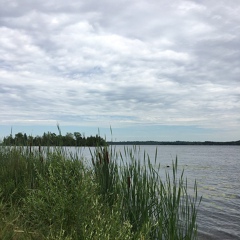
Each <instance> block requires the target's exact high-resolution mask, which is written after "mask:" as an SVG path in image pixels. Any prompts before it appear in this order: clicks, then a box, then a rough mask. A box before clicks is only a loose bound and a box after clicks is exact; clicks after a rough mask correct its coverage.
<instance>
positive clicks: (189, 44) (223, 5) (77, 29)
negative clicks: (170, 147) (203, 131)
mask: <svg viewBox="0 0 240 240" xmlns="http://www.w3.org/2000/svg"><path fill="white" fill-rule="evenodd" d="M239 13H240V6H239V4H238V3H237V1H224V0H221V1H218V4H216V2H215V1H213V0H210V1H209V0H208V1H207V0H206V1H201V2H198V1H174V2H169V3H166V2H164V1H156V0H151V1H130V2H129V1H119V2H118V4H116V3H115V2H113V1H107V0H106V1H101V4H100V2H97V1H95V0H91V1H85V2H84V1H83V2H81V1H71V2H68V3H66V2H64V1H61V0H55V1H51V2H44V1H34V3H33V2H32V1H28V0H23V1H21V4H20V3H19V1H3V0H0V36H1V37H0V103H1V107H0V111H1V116H0V124H46V123H51V124H52V123H53V124H55V123H56V121H59V122H61V123H62V124H72V125H74V124H79V122H81V124H82V125H103V126H109V125H110V124H112V125H113V126H115V127H118V126H122V125H124V124H125V125H128V126H129V125H131V124H145V125H149V124H150V125H151V124H163V125H185V126H187V125H194V126H198V127H204V128H219V129H231V131H232V130H233V129H238V128H239V116H238V115H239V114H238V113H239V110H240V109H239V108H240V98H239V96H240V87H239V76H240V67H239V66H240V46H239V42H240V31H239V30H240V29H239V26H240V17H239V16H240V15H239ZM79 119H80V121H79ZM236 131H238V132H239V130H236Z"/></svg>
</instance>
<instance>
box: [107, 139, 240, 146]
mask: <svg viewBox="0 0 240 240" xmlns="http://www.w3.org/2000/svg"><path fill="white" fill-rule="evenodd" d="M107 144H109V145H205V146H206V145H210V146H212V145H221V146H223V145H225V146H240V140H239V141H231V142H212V141H204V142H197V141H196V142H188V141H175V142H170V141H169V142H168V141H118V142H107Z"/></svg>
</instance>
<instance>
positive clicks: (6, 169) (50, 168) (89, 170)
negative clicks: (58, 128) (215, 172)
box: [0, 146, 201, 240]
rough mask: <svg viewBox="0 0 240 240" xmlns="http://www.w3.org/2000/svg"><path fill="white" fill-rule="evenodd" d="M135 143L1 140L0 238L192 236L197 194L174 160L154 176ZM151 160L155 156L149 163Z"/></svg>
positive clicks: (153, 167)
mask: <svg viewBox="0 0 240 240" xmlns="http://www.w3.org/2000/svg"><path fill="white" fill-rule="evenodd" d="M139 151H140V149H138V148H137V147H134V148H132V149H129V148H125V149H124V151H123V153H121V152H117V151H116V149H115V148H112V147H96V148H95V150H94V151H92V153H91V154H92V161H91V165H89V164H85V163H84V161H83V159H80V158H79V156H77V155H74V154H69V153H68V152H66V149H64V148H62V147H56V148H51V149H50V148H41V147H35V148H33V147H31V148H30V147H28V148H26V147H7V146H5V147H0V214H1V216H0V239H104V240H105V239H119V240H120V239H154V240H155V239H172V240H175V239H196V238H197V225H196V218H197V207H198V204H199V203H200V200H201V199H200V198H199V197H198V195H197V186H196V184H195V187H194V194H193V195H189V194H188V192H187V188H188V186H187V181H186V179H184V174H183V172H181V173H180V174H179V173H178V170H177V159H176V161H174V162H173V164H172V172H169V171H168V172H166V175H165V178H164V179H163V178H162V177H160V175H159V170H160V165H159V164H157V161H156V159H157V150H156V157H155V160H154V161H151V160H150V159H149V157H148V155H147V154H146V153H144V155H143V159H142V158H141V156H142V155H141V154H139ZM152 162H153V163H152Z"/></svg>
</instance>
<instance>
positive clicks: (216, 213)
mask: <svg viewBox="0 0 240 240" xmlns="http://www.w3.org/2000/svg"><path fill="white" fill-rule="evenodd" d="M123 148H124V147H123V146H116V150H117V151H122V153H123ZM128 148H131V146H128ZM157 149H158V157H157V161H158V162H160V164H161V166H162V169H163V170H164V171H165V170H166V171H169V170H170V169H169V168H167V165H171V163H172V160H175V158H176V155H177V156H178V166H179V168H180V169H183V168H184V172H185V177H187V179H188V183H189V185H191V183H194V180H195V179H196V180H197V184H198V193H199V195H201V196H203V199H202V202H201V204H200V208H199V213H198V230H199V231H198V232H199V239H200V240H202V239H203V240H205V239H206V240H207V239H221V240H227V239H240V147H239V146H157ZM143 150H145V151H146V152H147V153H148V154H149V156H150V159H153V161H154V159H155V151H156V146H141V153H140V157H141V156H142V157H143ZM80 152H81V153H82V154H83V155H84V156H85V157H87V158H90V154H89V150H88V149H87V148H85V149H82V150H81V151H80Z"/></svg>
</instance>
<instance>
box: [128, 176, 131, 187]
mask: <svg viewBox="0 0 240 240" xmlns="http://www.w3.org/2000/svg"><path fill="white" fill-rule="evenodd" d="M127 184H128V189H129V188H130V185H131V177H130V176H128V177H127Z"/></svg>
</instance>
